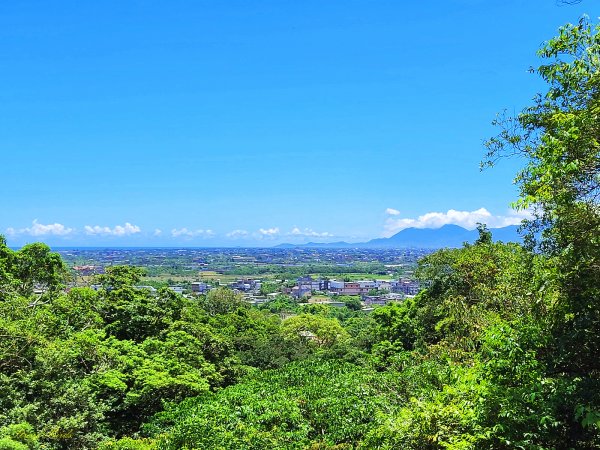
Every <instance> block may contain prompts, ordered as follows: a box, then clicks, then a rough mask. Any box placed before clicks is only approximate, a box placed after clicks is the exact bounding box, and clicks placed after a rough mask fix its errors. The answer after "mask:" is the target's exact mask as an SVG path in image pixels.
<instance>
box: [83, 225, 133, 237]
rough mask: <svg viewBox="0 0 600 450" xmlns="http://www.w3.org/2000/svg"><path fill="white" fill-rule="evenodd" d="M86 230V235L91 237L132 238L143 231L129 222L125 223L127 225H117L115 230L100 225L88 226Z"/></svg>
mask: <svg viewBox="0 0 600 450" xmlns="http://www.w3.org/2000/svg"><path fill="white" fill-rule="evenodd" d="M84 230H85V234H89V235H91V236H97V235H104V236H130V235H132V234H137V233H140V232H141V231H142V229H141V228H140V227H138V226H137V225H132V224H130V223H129V222H125V225H116V226H115V227H114V228H110V227H101V226H100V225H94V226H91V225H86V226H85V227H84Z"/></svg>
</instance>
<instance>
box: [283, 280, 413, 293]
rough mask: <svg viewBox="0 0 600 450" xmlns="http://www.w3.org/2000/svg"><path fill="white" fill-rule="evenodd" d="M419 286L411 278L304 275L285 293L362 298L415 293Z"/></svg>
mask: <svg viewBox="0 0 600 450" xmlns="http://www.w3.org/2000/svg"><path fill="white" fill-rule="evenodd" d="M420 288H421V287H420V284H419V282H418V281H415V280H412V279H402V278H401V279H399V280H359V281H338V280H329V279H327V278H318V279H314V278H312V277H311V276H306V277H300V278H298V279H297V280H296V286H294V287H293V288H291V290H290V292H287V293H289V294H290V295H292V296H293V297H296V298H301V297H305V296H309V295H311V294H312V293H313V292H323V293H325V294H331V295H360V296H361V297H362V298H364V297H366V296H369V295H371V296H373V295H377V294H402V295H416V294H417V293H418V292H419V290H420Z"/></svg>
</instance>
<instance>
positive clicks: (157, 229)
mask: <svg viewBox="0 0 600 450" xmlns="http://www.w3.org/2000/svg"><path fill="white" fill-rule="evenodd" d="M161 234H162V230H161V229H160V228H156V229H155V230H154V236H160V235H161Z"/></svg>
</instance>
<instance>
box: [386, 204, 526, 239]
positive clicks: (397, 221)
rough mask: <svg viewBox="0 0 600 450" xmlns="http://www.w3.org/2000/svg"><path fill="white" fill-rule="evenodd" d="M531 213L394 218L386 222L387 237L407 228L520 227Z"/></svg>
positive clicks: (482, 211) (432, 214)
mask: <svg viewBox="0 0 600 450" xmlns="http://www.w3.org/2000/svg"><path fill="white" fill-rule="evenodd" d="M530 217H531V212H529V211H515V210H509V211H508V212H507V214H506V215H493V214H492V213H490V212H489V211H488V210H487V209H485V208H479V209H477V210H475V211H457V210H455V209H450V210H448V211H447V212H445V213H443V212H429V213H426V214H423V215H422V216H419V217H418V218H416V219H410V218H392V217H389V218H388V219H386V221H385V225H384V228H385V231H384V235H385V236H391V235H392V234H394V233H397V232H398V231H401V230H404V229H405V228H440V227H442V226H444V225H448V224H453V225H459V226H461V227H463V228H466V229H469V230H472V229H475V228H476V226H477V223H485V224H487V226H488V227H489V228H501V227H506V226H509V225H519V224H520V223H521V221H522V220H523V219H526V218H530Z"/></svg>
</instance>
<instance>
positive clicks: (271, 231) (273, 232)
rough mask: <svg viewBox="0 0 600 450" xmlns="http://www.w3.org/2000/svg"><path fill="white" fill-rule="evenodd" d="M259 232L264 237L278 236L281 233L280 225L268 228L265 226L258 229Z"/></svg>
mask: <svg viewBox="0 0 600 450" xmlns="http://www.w3.org/2000/svg"><path fill="white" fill-rule="evenodd" d="M258 233H259V234H260V236H262V237H274V236H277V235H278V234H279V228H278V227H273V228H266V229H265V228H260V229H259V230H258Z"/></svg>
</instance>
